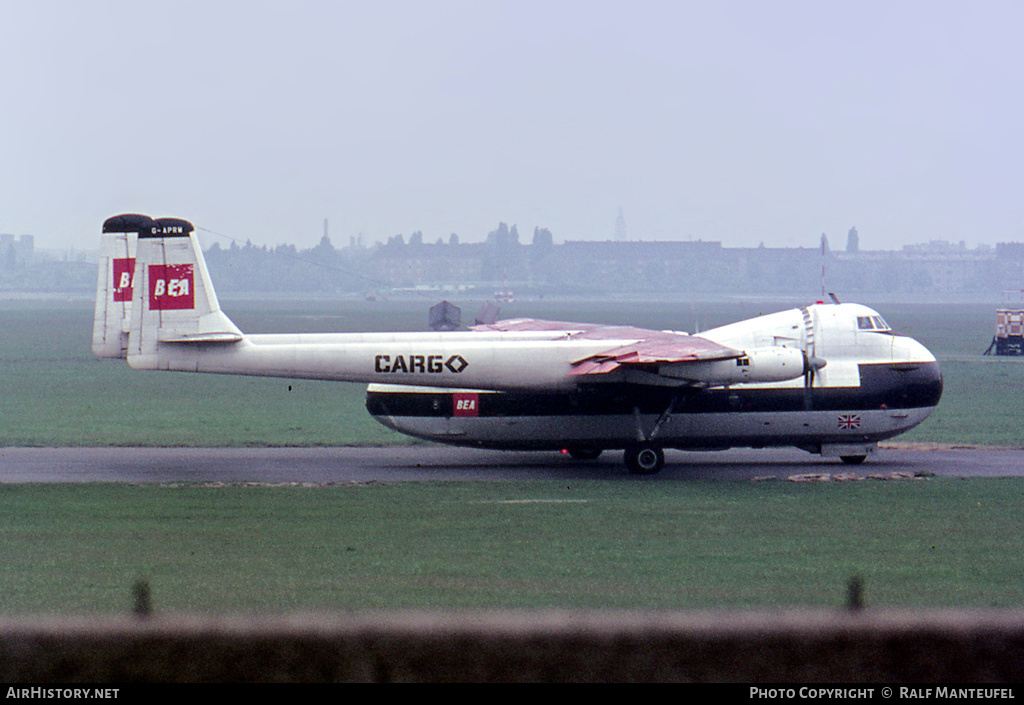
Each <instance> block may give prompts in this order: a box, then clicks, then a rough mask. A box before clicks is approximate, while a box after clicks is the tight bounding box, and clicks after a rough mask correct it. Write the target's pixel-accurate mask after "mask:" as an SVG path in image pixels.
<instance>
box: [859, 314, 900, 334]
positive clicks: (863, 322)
mask: <svg viewBox="0 0 1024 705" xmlns="http://www.w3.org/2000/svg"><path fill="white" fill-rule="evenodd" d="M857 328H859V329H860V330H881V331H886V332H888V331H890V330H892V329H891V328H889V324H888V323H886V322H885V319H884V318H882V317H881V316H857Z"/></svg>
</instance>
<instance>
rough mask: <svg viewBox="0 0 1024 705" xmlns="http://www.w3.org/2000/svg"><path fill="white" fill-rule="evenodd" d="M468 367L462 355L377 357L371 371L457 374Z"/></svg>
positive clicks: (382, 372) (383, 372)
mask: <svg viewBox="0 0 1024 705" xmlns="http://www.w3.org/2000/svg"><path fill="white" fill-rule="evenodd" d="M468 366H469V363H468V362H466V359H465V358H464V357H462V355H450V356H449V357H448V358H445V356H444V355H377V356H375V357H374V358H373V370H374V372H378V373H381V374H385V373H392V372H405V373H422V374H440V373H442V372H445V371H448V372H451V373H452V374H459V373H460V372H462V371H463V370H464V369H466V368H467V367H468Z"/></svg>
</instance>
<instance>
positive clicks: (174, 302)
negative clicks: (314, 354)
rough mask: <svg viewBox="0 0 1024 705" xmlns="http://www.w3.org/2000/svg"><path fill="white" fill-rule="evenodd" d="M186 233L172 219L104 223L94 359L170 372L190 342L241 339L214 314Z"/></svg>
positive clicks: (186, 225) (213, 298) (185, 225)
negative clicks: (123, 361) (112, 359)
mask: <svg viewBox="0 0 1024 705" xmlns="http://www.w3.org/2000/svg"><path fill="white" fill-rule="evenodd" d="M193 231H194V228H193V226H192V224H191V223H190V222H188V221H187V220H181V219H180V218H159V219H153V218H149V217H148V216H144V215H135V214H127V215H120V216H115V217H113V218H110V219H108V220H107V221H106V222H105V223H104V225H103V232H104V236H103V243H102V248H101V249H102V252H101V261H100V267H99V269H100V272H99V274H98V280H97V285H96V313H95V319H94V322H93V352H94V353H95V354H96V355H97V356H99V357H120V358H126V359H127V361H128V364H129V365H131V366H132V367H135V368H138V369H177V368H178V366H177V362H179V361H180V360H179V358H181V357H186V358H187V357H190V356H192V355H193V354H195V353H196V350H195V349H194V346H195V345H196V344H203V343H207V344H210V343H221V344H224V343H235V342H238V341H240V340H242V332H241V331H240V330H239V329H238V327H237V326H235V324H234V323H232V322H231V320H230V319H229V318H228V317H227V316H226V315H224V313H223V312H222V311H221V310H220V303H219V302H218V301H217V295H216V293H215V292H214V290H213V284H212V282H211V281H210V273H209V271H208V270H207V268H206V261H205V259H204V258H203V253H202V250H201V249H200V247H199V242H198V241H197V239H196V236H195V234H194V232H193ZM176 344H186V347H191V348H192V349H190V350H188V351H187V352H186V351H185V350H183V349H182V348H181V346H180V345H176Z"/></svg>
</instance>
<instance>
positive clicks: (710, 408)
mask: <svg viewBox="0 0 1024 705" xmlns="http://www.w3.org/2000/svg"><path fill="white" fill-rule="evenodd" d="M92 349H93V352H94V354H95V355H96V356H97V357H100V358H120V359H124V360H126V362H127V364H128V365H129V366H130V367H132V368H134V369H138V370H170V371H179V372H197V373H198V372H202V373H217V374H239V375H258V376H270V377H287V378H304V379H320V380H337V381H344V382H360V383H366V384H368V385H369V386H368V387H367V394H366V408H367V410H368V411H369V413H370V414H371V415H372V416H373V418H374V419H376V420H377V421H379V422H380V423H382V424H383V425H385V426H387V427H389V428H392V429H394V430H396V431H400V432H402V433H405V434H408V435H410V436H414V437H418V438H422V439H427V440H430V441H436V442H440V443H447V444H453V445H459V446H471V447H479V448H492V449H517V450H548V451H562V452H565V453H568V454H569V455H571V456H572V457H573V458H577V459H581V460H584V459H594V458H597V457H598V456H599V455H600V454H601V453H602V452H604V451H609V450H616V451H618V450H621V451H623V459H624V462H625V465H626V468H627V469H628V471H629V472H630V473H633V474H638V475H649V474H654V473H657V472H659V471H660V470H661V469H662V467H663V465H664V463H665V454H664V450H665V449H666V448H669V449H681V450H720V449H726V448H731V447H753V448H764V447H778V446H794V447H797V448H801V449H803V450H805V451H808V452H810V453H815V454H820V455H821V456H823V457H825V458H839V459H841V461H842V462H844V463H849V464H856V463H861V462H863V461H864V460H865V459H866V458H867V457H868V456H870V455H873V454H874V453H875V451H876V449H877V446H878V442H879V441H882V440H885V439H888V438H891V437H893V436H896V435H898V434H900V433H903V432H905V431H907V430H909V429H911V428H913V427H915V426H917V425H918V424H920V423H921V422H922V421H924V420H925V419H926V418H927V417H928V416H929V415H930V414H931V413H932V411H933V410H934V409H935V407H936V405H937V404H938V402H939V398H940V397H941V394H942V374H941V371H940V369H939V364H938V362H937V361H936V359H935V357H934V356H933V355H932V354H931V353H930V352H929V351H928V350H927V349H926V348H925V347H924V346H923V345H922V344H921V343H919V342H917V341H916V340H914V339H912V338H909V337H905V336H902V335H898V334H896V333H895V332H894V331H893V330H892V328H891V327H890V326H889V325H888V324H887V323H886V322H885V320H884V319H883V318H882V317H881V316H880V315H879V313H878V312H877V311H875V310H874V309H871V308H869V307H867V306H863V305H859V304H853V303H840V302H839V301H838V299H836V298H834V297H833V300H832V301H830V302H828V303H826V302H817V303H814V304H810V305H807V306H802V307H799V308H794V309H791V310H786V311H780V312H777V313H771V314H767V315H762V316H758V317H756V318H752V319H749V320H745V321H740V322H737V323H732V324H729V325H725V326H721V327H719V328H714V329H711V330H706V331H703V332H702V333H700V334H699V335H698V334H693V335H691V334H687V333H685V332H679V331H670V330H666V331H656V330H647V329H643V328H635V327H631V326H622V325H596V324H590V323H572V322H560V321H545V320H539V319H531V318H519V319H511V320H502V321H495V322H493V323H481V324H478V325H474V326H471V327H470V328H469V329H468V330H462V331H440V332H403V333H324V334H247V333H243V332H242V331H241V330H239V329H238V327H237V326H236V325H235V324H234V323H233V322H232V321H231V320H230V318H228V316H227V315H226V314H225V313H224V312H223V311H222V310H221V308H220V304H219V303H218V300H217V295H216V293H215V291H214V287H213V283H212V281H211V278H210V274H209V271H208V270H207V267H206V262H205V260H204V258H203V253H202V250H201V248H200V246H199V243H198V240H197V237H196V235H195V228H194V226H193V225H192V223H190V222H189V221H187V220H184V219H180V218H157V219H154V218H150V217H149V216H145V215H141V214H135V213H126V214H122V215H117V216H114V217H111V218H109V219H107V220H106V221H105V222H104V224H103V235H102V236H101V257H100V266H99V273H98V278H97V288H96V309H95V319H94V325H93V340H92Z"/></svg>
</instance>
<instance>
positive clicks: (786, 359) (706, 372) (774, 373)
mask: <svg viewBox="0 0 1024 705" xmlns="http://www.w3.org/2000/svg"><path fill="white" fill-rule="evenodd" d="M821 364H824V363H821ZM819 366H820V365H819ZM807 369H808V362H807V358H806V357H805V355H804V353H803V351H801V350H798V349H796V348H783V347H778V346H776V347H768V348H755V349H753V350H747V351H746V352H744V354H743V355H741V356H740V357H737V358H734V359H731V360H699V361H696V362H680V363H674V364H671V365H662V366H661V368H660V369H659V371H658V372H659V374H661V375H662V376H664V377H672V378H674V379H683V380H686V381H688V382H694V383H699V384H705V385H708V386H711V387H722V386H725V385H729V384H743V383H753V382H785V381H786V380H790V379H796V378H798V377H801V376H802V375H803V374H804V373H805V372H806V371H807Z"/></svg>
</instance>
